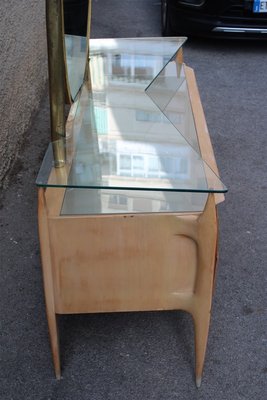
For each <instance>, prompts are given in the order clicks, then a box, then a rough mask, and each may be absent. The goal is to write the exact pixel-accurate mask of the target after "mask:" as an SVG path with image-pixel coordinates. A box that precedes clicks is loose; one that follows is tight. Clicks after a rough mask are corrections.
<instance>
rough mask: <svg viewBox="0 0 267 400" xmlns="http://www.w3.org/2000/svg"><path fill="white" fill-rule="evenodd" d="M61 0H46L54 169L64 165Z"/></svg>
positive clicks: (63, 71)
mask: <svg viewBox="0 0 267 400" xmlns="http://www.w3.org/2000/svg"><path fill="white" fill-rule="evenodd" d="M62 7H63V4H62V0H46V29H47V48H48V70H49V94H50V118H51V141H52V143H53V153H54V161H55V167H62V166H63V165H64V164H65V160H66V155H65V146H64V138H65V86H64V74H65V70H64V44H63V38H64V36H63V13H62Z"/></svg>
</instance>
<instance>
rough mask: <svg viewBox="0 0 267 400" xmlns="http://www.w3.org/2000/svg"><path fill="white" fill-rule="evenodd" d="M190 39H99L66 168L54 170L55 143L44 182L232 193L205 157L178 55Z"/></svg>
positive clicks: (75, 111)
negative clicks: (186, 40)
mask: <svg viewBox="0 0 267 400" xmlns="http://www.w3.org/2000/svg"><path fill="white" fill-rule="evenodd" d="M78 39H79V38H78ZM78 39H76V40H78ZM80 40H81V43H82V41H83V40H84V38H80ZM184 41H185V39H184V38H138V39H91V40H90V58H89V66H90V74H89V81H88V82H85V83H84V84H83V85H82V87H81V89H80V91H79V93H78V95H77V97H76V100H75V102H74V104H73V106H72V109H71V112H70V116H69V120H68V124H69V126H71V128H72V134H71V135H70V136H69V137H68V138H67V139H66V140H65V143H64V146H65V154H66V163H65V165H64V166H63V167H61V168H55V167H54V164H53V146H56V145H57V143H51V144H50V145H49V147H48V150H47V152H46V155H45V158H44V161H43V164H42V166H41V169H40V172H39V174H38V177H37V182H36V183H37V185H38V186H51V187H66V188H87V189H110V190H114V189H115V190H138V191H140V190H141V191H163V192H168V191H170V192H171V191H173V192H226V191H227V189H226V187H225V186H224V184H223V183H222V182H221V180H220V179H219V177H218V176H217V175H216V174H215V173H214V172H213V171H212V169H211V168H210V167H209V166H208V164H207V163H206V162H205V161H204V160H203V159H202V157H201V153H200V149H199V144H198V138H197V133H196V128H195V123H194V118H193V114H192V109H191V103H190V99H189V94H188V88H187V82H186V79H185V72H184V66H183V65H182V64H179V62H178V60H177V57H176V55H177V52H178V50H179V49H180V47H181V46H182V44H183V43H184ZM83 48H84V45H83ZM70 62H71V61H69V63H70Z"/></svg>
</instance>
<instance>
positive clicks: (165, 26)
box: [161, 0, 173, 36]
mask: <svg viewBox="0 0 267 400" xmlns="http://www.w3.org/2000/svg"><path fill="white" fill-rule="evenodd" d="M161 33H162V36H171V35H172V34H173V31H172V29H171V25H170V16H169V4H168V0H161Z"/></svg>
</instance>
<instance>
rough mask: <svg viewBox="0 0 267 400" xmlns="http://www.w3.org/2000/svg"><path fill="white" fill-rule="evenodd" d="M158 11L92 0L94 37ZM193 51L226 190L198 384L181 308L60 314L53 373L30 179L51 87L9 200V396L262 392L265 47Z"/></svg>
mask: <svg viewBox="0 0 267 400" xmlns="http://www.w3.org/2000/svg"><path fill="white" fill-rule="evenodd" d="M111 4H112V6H111ZM104 6H105V7H106V8H105V14H104V13H103V11H101V7H104ZM113 7H114V8H113ZM112 8H113V9H112ZM118 9H119V11H118ZM159 19H160V18H159V2H158V1H156V0H155V1H154V0H142V1H141V0H140V1H136V2H133V1H128V0H124V1H123V2H121V1H115V0H114V1H113V2H110V1H107V0H106V1H104V0H102V1H100V0H99V1H96V0H95V3H94V21H93V24H94V25H93V26H94V29H93V35H94V36H107V37H108V36H110V37H111V36H135V35H137V36H149V35H150V36H156V35H159V34H160V30H159ZM96 24H97V26H96ZM185 60H186V62H187V63H188V64H189V65H191V66H192V67H194V68H195V71H196V75H197V78H198V83H199V87H200V92H201V96H202V100H203V105H204V108H205V112H206V117H207V122H208V125H209V129H210V133H211V135H212V141H213V144H214V148H215V152H216V156H217V161H218V165H219V168H220V172H221V176H222V179H223V181H224V182H225V183H226V184H227V185H228V187H229V193H228V194H227V196H226V202H225V203H224V204H222V205H221V206H220V210H219V214H220V223H221V225H220V227H221V234H220V262H219V271H218V276H217V287H216V293H215V298H214V303H213V316H212V323H211V329H210V336H209V343H208V351H207V357H206V365H205V371H204V378H203V384H202V387H201V389H200V390H197V389H196V388H195V385H194V364H193V327H192V322H191V320H190V317H189V316H188V315H186V314H184V313H182V312H166V313H134V314H128V313H125V314H107V315H86V316H68V317H64V318H61V320H60V331H61V332H62V336H61V339H62V343H61V348H62V362H63V379H62V380H61V381H59V382H57V381H56V380H55V379H54V375H53V369H52V363H51V357H50V348H49V342H48V335H47V324H46V318H45V310H44V299H43V291H42V279H41V270H40V259H39V249H38V238H37V220H36V190H35V186H34V181H35V177H36V174H37V171H38V168H39V166H40V162H41V159H42V156H43V153H44V151H45V148H46V145H47V142H48V140H49V116H48V104H47V103H48V102H47V93H45V94H44V99H43V102H42V107H41V110H42V111H41V112H40V113H39V114H38V115H37V116H36V118H35V119H34V121H33V124H32V127H31V129H30V130H29V132H28V133H27V134H26V135H25V140H24V146H23V148H22V149H21V153H20V155H19V157H18V159H17V162H16V165H15V167H14V169H13V171H12V173H11V174H10V182H9V186H8V188H7V189H6V191H5V192H4V194H3V196H2V200H1V209H0V228H1V230H0V261H1V263H0V268H1V274H0V293H1V298H0V307H1V309H0V318H1V319H0V323H1V326H0V346H1V347H0V360H1V363H0V399H1V400H11V399H14V400H21V399H27V400H28V399H29V400H30V399H33V400H37V399H38V400H39V399H41V400H42V399H43V400H48V399H53V400H56V399H64V400H67V399H71V400H73V399H93V400H98V399H99V400H109V399H110V400H113V399H114V400H120V399H122V400H124V399H126V398H127V399H131V400H137V399H148V400H150V399H160V400H161V399H164V400H165V399H166V400H172V399H179V400H181V399H185V400H193V399H203V400H204V399H205V400H208V399H212V400H214V399H216V400H241V399H246V400H251V399H253V400H264V399H265V398H266V393H267V310H266V305H267V299H266V297H267V296H266V287H267V282H266V272H265V270H266V261H265V260H266V259H267V254H266V239H267V238H266V226H267V221H266V210H265V205H266V187H267V185H266V172H267V171H266V149H267V145H266V129H267V128H266V126H267V103H266V93H267V78H266V65H267V52H266V45H265V44H258V43H255V42H254V43H246V42H244V43H235V42H224V41H219V42H218V41H216V42H213V41H207V40H203V41H201V40H190V41H189V42H188V44H187V46H186V49H185Z"/></svg>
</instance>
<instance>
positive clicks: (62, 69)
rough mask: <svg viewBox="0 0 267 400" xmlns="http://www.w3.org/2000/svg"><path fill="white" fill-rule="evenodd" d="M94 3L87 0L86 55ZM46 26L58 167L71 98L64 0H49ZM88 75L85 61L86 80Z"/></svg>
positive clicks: (54, 148) (47, 1) (53, 130)
mask: <svg viewBox="0 0 267 400" xmlns="http://www.w3.org/2000/svg"><path fill="white" fill-rule="evenodd" d="M91 10H92V3H91V0H88V19H87V38H88V41H87V43H88V44H87V53H86V54H87V58H88V53H89V39H90V30H91ZM46 29H47V53H48V71H49V96H50V120H51V122H50V123H51V142H52V146H53V154H54V163H55V167H62V166H64V165H65V161H66V153H65V136H66V128H65V103H70V104H71V102H72V98H71V94H70V90H69V80H68V73H67V63H66V51H65V41H64V13H63V0H46ZM88 76H89V68H88V63H86V67H85V72H84V80H85V81H87V80H88Z"/></svg>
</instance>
